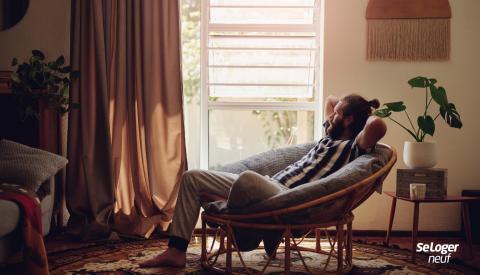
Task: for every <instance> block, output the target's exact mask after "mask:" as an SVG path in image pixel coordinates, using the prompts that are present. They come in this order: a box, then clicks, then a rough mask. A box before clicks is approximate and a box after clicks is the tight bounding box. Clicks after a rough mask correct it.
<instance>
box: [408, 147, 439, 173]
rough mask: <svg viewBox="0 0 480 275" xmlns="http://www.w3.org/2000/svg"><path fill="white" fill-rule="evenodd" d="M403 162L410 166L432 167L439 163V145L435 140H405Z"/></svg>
mask: <svg viewBox="0 0 480 275" xmlns="http://www.w3.org/2000/svg"><path fill="white" fill-rule="evenodd" d="M403 162H405V165H407V166H408V168H412V169H414V168H432V167H433V166H435V164H437V147H436V143H435V142H416V141H405V143H404V145H403Z"/></svg>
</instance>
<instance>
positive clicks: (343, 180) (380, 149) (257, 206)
mask: <svg viewBox="0 0 480 275" xmlns="http://www.w3.org/2000/svg"><path fill="white" fill-rule="evenodd" d="M390 156H391V151H390V150H389V149H388V148H386V147H385V146H383V145H377V146H376V148H375V150H373V151H372V152H371V153H369V154H365V155H362V156H360V157H358V158H356V159H355V160H354V161H352V162H350V163H349V164H347V165H345V166H344V167H342V168H341V169H339V170H338V171H336V172H335V173H332V174H331V175H330V176H328V177H325V178H323V179H320V180H316V181H313V182H309V183H306V184H303V185H300V186H298V187H295V188H292V189H287V190H282V191H281V192H279V193H277V194H275V195H273V196H271V197H268V198H266V199H264V200H261V201H259V202H257V203H253V204H249V205H245V206H244V207H238V208H231V207H228V205H227V204H226V203H222V202H212V203H210V204H207V205H206V206H205V210H206V211H207V212H209V213H231V214H250V213H258V212H265V211H271V210H275V209H281V208H286V207H290V206H294V205H298V204H301V203H304V202H307V201H311V200H313V199H317V198H320V197H323V196H326V195H328V194H332V193H335V192H337V191H339V190H342V189H344V188H346V187H348V186H350V185H352V184H355V183H357V182H359V181H360V180H362V179H365V178H367V177H368V176H370V175H372V174H373V173H374V172H375V171H377V170H378V169H380V168H381V167H382V166H384V165H385V164H386V163H387V162H388V160H389V158H390ZM382 180H383V178H382V179H381V180H380V181H382ZM252 190H256V189H252ZM253 192H255V191H253ZM313 209H315V211H317V210H318V208H317V207H316V208H313ZM306 211H307V212H308V210H306ZM312 211H313V210H312Z"/></svg>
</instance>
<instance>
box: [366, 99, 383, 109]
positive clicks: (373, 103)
mask: <svg viewBox="0 0 480 275" xmlns="http://www.w3.org/2000/svg"><path fill="white" fill-rule="evenodd" d="M368 105H370V107H373V108H374V109H377V108H378V107H380V101H378V99H376V98H375V99H372V100H370V101H369V102H368Z"/></svg>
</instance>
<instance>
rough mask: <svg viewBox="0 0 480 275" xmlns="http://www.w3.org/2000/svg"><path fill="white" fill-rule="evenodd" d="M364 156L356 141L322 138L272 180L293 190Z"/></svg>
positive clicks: (363, 151)
mask: <svg viewBox="0 0 480 275" xmlns="http://www.w3.org/2000/svg"><path fill="white" fill-rule="evenodd" d="M362 154H365V150H363V149H361V148H360V147H359V146H358V145H357V143H356V140H339V139H332V138H330V137H329V136H325V137H323V138H322V139H321V140H319V141H318V143H317V144H316V145H315V147H313V148H312V149H311V150H310V151H309V152H308V153H307V154H306V155H305V156H303V157H302V158H301V159H300V160H298V161H297V162H295V163H293V164H291V165H289V166H288V167H287V168H285V169H283V170H282V171H280V172H278V173H277V174H275V175H274V176H273V177H272V179H274V180H276V181H278V182H280V183H281V184H283V185H285V186H287V187H289V188H294V187H296V186H299V185H302V184H304V183H307V182H310V181H314V180H317V179H320V178H324V177H327V176H328V175H330V174H332V173H334V172H335V171H337V170H338V169H340V168H341V167H343V166H344V165H345V164H347V163H349V162H350V161H352V160H354V159H355V158H357V157H358V156H360V155H362Z"/></svg>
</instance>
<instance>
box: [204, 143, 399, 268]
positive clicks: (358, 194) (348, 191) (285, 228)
mask: <svg viewBox="0 0 480 275" xmlns="http://www.w3.org/2000/svg"><path fill="white" fill-rule="evenodd" d="M387 147H388V148H389V149H390V150H391V156H390V158H389V160H388V162H387V163H386V164H385V165H384V166H383V167H381V168H380V169H379V170H377V171H376V172H374V173H373V174H372V175H371V176H369V177H368V178H365V179H363V180H361V181H359V182H357V183H355V184H353V185H350V186H349V187H347V188H345V189H343V190H340V191H337V192H335V193H332V194H329V195H326V196H323V197H319V198H317V199H314V200H311V201H308V202H305V203H302V204H299V205H295V206H292V207H288V208H283V209H278V210H274V211H268V212H261V213H254V214H212V213H207V212H205V211H204V212H203V213H202V215H201V218H202V237H201V238H202V252H201V264H202V266H203V267H204V268H205V269H208V270H211V271H215V272H221V273H226V274H231V273H232V253H234V252H235V251H236V252H237V253H238V255H239V258H240V261H241V263H242V265H243V267H244V268H245V270H247V272H248V270H251V269H247V267H246V265H245V262H244V260H243V258H242V256H241V253H240V251H239V250H238V249H237V247H238V244H237V240H236V239H235V235H234V234H233V230H234V228H247V229H260V230H262V229H267V230H281V231H282V232H283V241H284V246H283V250H284V253H285V262H284V267H285V273H286V274H289V272H290V269H291V258H290V257H291V255H290V252H291V251H292V250H293V251H297V253H298V255H299V257H300V259H301V261H302V264H303V266H304V267H305V269H306V271H307V272H308V273H310V274H312V272H311V271H310V269H309V268H308V266H307V265H306V264H305V261H304V258H303V257H302V253H301V252H302V251H309V252H315V253H322V254H326V255H328V257H327V261H326V263H325V265H324V267H323V271H325V270H326V268H327V266H328V264H329V262H330V259H331V257H335V258H337V272H339V273H344V272H348V271H350V270H351V268H352V265H353V264H352V222H353V219H354V215H353V214H352V210H354V209H355V208H356V207H358V206H359V205H360V204H361V203H363V202H364V201H365V200H366V199H368V198H369V197H370V195H371V194H372V193H373V192H374V191H375V190H376V189H377V188H378V187H379V185H381V183H382V179H384V178H385V176H386V175H387V174H388V173H389V172H390V170H391V168H392V166H393V165H394V163H395V162H396V159H397V155H396V151H395V149H394V148H391V147H389V146H387ZM318 206H324V207H325V208H324V209H322V211H321V213H318V214H314V215H311V216H310V217H309V219H308V221H306V223H305V224H286V223H283V222H282V217H283V216H285V215H288V214H291V213H294V212H298V211H300V210H305V209H308V208H311V207H318ZM272 217H273V220H275V221H276V222H275V223H269V224H265V223H254V222H252V220H256V221H258V220H261V219H269V220H271V219H272ZM207 222H208V223H214V224H217V225H220V226H219V227H218V229H217V231H216V233H215V236H214V239H213V242H212V244H211V246H210V245H209V248H208V249H207ZM332 226H333V227H336V236H329V233H328V231H327V230H325V229H326V228H328V227H332ZM299 231H301V232H307V233H310V232H312V233H314V234H315V237H316V248H314V249H313V248H308V247H304V246H302V245H301V242H302V241H303V239H304V237H305V236H306V235H307V234H303V237H301V238H300V240H299V241H296V238H295V237H294V235H296V234H294V233H296V232H299ZM322 233H324V234H325V236H326V237H327V238H328V240H329V243H330V250H329V251H325V250H324V249H322V248H321V246H320V237H321V235H323V234H322ZM215 242H217V244H219V248H215V249H214V243H215ZM279 249H280V245H278V246H277V253H278V250H279ZM223 254H225V256H226V260H225V267H224V268H223V267H218V266H216V264H217V265H218V261H217V260H218V258H219V256H220V255H223ZM274 257H275V254H274V255H271V256H269V258H268V260H267V262H266V264H265V266H264V267H263V270H261V272H260V273H261V274H263V273H264V272H265V270H266V269H267V267H268V266H269V264H270V263H271V261H272V259H273V258H274Z"/></svg>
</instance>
